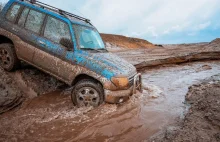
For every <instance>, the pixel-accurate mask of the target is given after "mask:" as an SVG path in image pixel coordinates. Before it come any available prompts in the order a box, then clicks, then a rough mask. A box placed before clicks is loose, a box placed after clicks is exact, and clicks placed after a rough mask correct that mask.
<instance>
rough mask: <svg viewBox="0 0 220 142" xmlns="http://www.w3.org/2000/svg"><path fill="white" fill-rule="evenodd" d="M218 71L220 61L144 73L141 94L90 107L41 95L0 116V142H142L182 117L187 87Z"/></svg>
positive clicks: (54, 94)
mask: <svg viewBox="0 0 220 142" xmlns="http://www.w3.org/2000/svg"><path fill="white" fill-rule="evenodd" d="M218 73H220V61H209V62H194V63H187V64H181V65H171V66H167V67H158V68H154V69H148V70H144V71H142V74H143V82H144V88H145V90H144V93H143V94H140V93H139V94H136V95H134V96H132V97H131V98H130V100H129V101H128V102H126V103H124V104H120V105H111V104H103V105H101V106H100V107H98V108H95V109H93V108H75V107H74V106H73V105H72V103H71V100H70V96H69V95H68V91H64V92H61V91H56V92H52V93H49V94H45V95H42V96H40V97H37V98H34V99H31V100H29V101H26V102H25V103H24V104H23V105H22V106H21V107H20V108H17V109H16V110H13V111H10V112H8V113H5V114H3V115H1V116H0V130H1V131H0V141H45V142H50V141H62V142H63V141H65V142H73V141H98V142H99V141H100V142H113V141H119V142H120V141H121V142H124V141H126V142H134V141H135V142H139V141H147V139H149V138H150V137H152V136H154V135H156V134H158V133H160V132H161V131H163V130H165V128H166V127H167V126H169V125H171V124H172V123H175V122H176V121H177V120H179V119H180V118H183V116H184V112H185V111H186V110H187V106H186V105H185V104H184V100H185V95H186V93H187V91H188V87H189V86H191V85H192V84H194V83H197V82H199V81H200V80H203V79H206V78H209V77H210V76H213V75H215V74H218Z"/></svg>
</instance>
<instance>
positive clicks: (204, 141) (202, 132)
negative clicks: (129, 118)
mask: <svg viewBox="0 0 220 142" xmlns="http://www.w3.org/2000/svg"><path fill="white" fill-rule="evenodd" d="M186 101H187V103H189V104H190V105H191V108H190V110H189V112H188V113H187V114H186V116H185V118H184V120H182V121H180V122H179V123H177V124H176V125H175V126H169V128H167V130H166V131H165V132H164V133H162V134H161V135H159V136H157V138H154V139H153V140H151V141H161V142H170V141H173V142H180V141H190V142H195V141H198V142H219V141H220V74H219V75H216V76H213V77H211V78H210V79H208V80H205V81H203V82H202V83H200V84H196V85H193V86H191V87H190V88H189V92H188V94H187V95H186Z"/></svg>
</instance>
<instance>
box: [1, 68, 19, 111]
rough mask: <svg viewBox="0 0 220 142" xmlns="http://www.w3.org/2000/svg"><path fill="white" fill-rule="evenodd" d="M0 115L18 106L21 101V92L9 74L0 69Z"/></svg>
mask: <svg viewBox="0 0 220 142" xmlns="http://www.w3.org/2000/svg"><path fill="white" fill-rule="evenodd" d="M0 74H1V75H0V114H2V113H4V112H6V111H8V110H10V109H12V108H14V107H16V106H18V105H19V104H21V102H22V101H23V92H22V91H21V90H20V89H19V88H18V87H17V84H16V82H15V81H14V79H13V78H12V77H10V75H9V74H7V73H5V72H4V71H3V70H2V69H0Z"/></svg>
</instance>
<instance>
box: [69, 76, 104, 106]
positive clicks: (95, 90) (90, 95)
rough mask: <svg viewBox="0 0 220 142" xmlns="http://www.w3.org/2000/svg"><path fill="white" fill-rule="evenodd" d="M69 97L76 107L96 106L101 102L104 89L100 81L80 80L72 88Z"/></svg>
mask: <svg viewBox="0 0 220 142" xmlns="http://www.w3.org/2000/svg"><path fill="white" fill-rule="evenodd" d="M71 97H72V101H73V103H74V104H75V105H77V106H78V107H85V106H86V107H87V106H93V107H97V106H99V105H100V104H102V103H103V100H104V90H103V88H102V86H101V84H100V83H97V82H95V81H93V80H81V81H79V82H78V83H76V85H75V87H74V88H73V90H72V93H71Z"/></svg>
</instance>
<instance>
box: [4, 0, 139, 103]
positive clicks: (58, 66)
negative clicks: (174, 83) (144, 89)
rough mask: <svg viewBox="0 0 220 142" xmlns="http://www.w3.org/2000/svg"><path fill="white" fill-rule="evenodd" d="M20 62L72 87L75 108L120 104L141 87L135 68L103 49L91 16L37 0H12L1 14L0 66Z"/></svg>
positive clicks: (16, 65)
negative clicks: (73, 12)
mask: <svg viewBox="0 0 220 142" xmlns="http://www.w3.org/2000/svg"><path fill="white" fill-rule="evenodd" d="M103 24H104V23H103ZM20 61H23V62H26V63H28V64H30V65H32V66H34V67H36V68H38V69H40V70H42V71H44V72H46V73H48V74H50V75H52V76H54V77H56V78H57V79H59V80H61V81H63V82H65V83H66V84H68V85H69V86H71V87H72V93H71V96H72V101H73V103H74V104H76V105H78V106H87V105H92V106H98V105H100V104H101V103H103V102H104V101H105V102H108V103H121V102H124V101H126V100H127V99H128V98H129V96H131V95H132V94H134V93H135V92H136V90H137V89H139V90H141V75H140V74H138V73H137V71H136V68H135V67H134V66H133V65H131V64H130V63H128V62H126V61H125V60H123V59H120V58H119V57H117V56H116V55H114V54H112V53H109V52H108V51H107V50H106V48H105V44H104V42H103V40H102V38H101V36H100V34H99V32H98V31H97V29H96V28H95V27H94V26H93V25H92V24H91V22H90V20H88V19H86V18H83V17H81V16H78V15H75V14H72V13H69V12H66V11H64V10H61V9H58V8H55V7H53V6H50V5H48V4H45V3H42V2H39V1H36V0H10V1H9V2H8V3H7V4H6V5H5V7H4V9H3V10H2V12H1V14H0V66H1V67H2V68H3V69H5V70H6V71H13V70H15V69H17V68H19V66H20Z"/></svg>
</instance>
